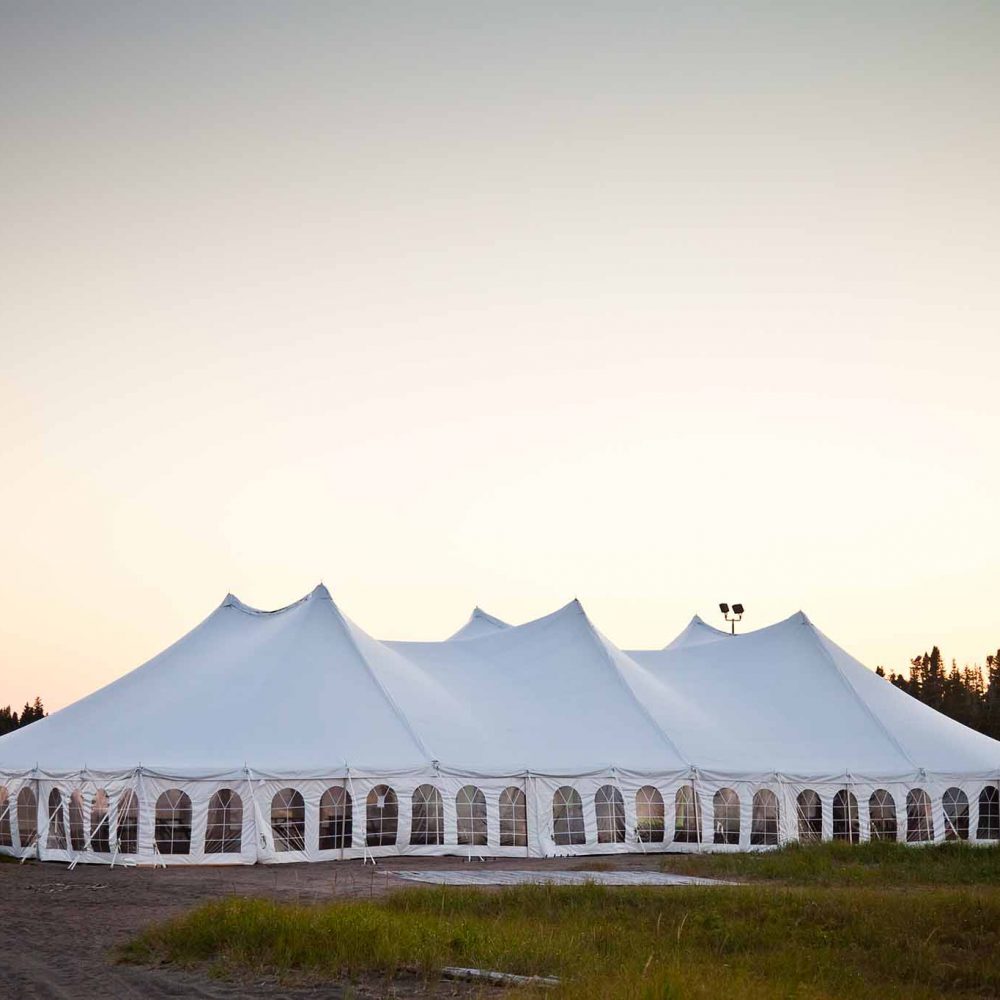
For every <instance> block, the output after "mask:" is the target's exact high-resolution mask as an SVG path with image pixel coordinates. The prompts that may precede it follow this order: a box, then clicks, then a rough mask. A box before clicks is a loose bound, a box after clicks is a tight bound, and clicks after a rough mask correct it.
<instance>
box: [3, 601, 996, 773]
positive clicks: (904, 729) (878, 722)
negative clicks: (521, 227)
mask: <svg viewBox="0 0 1000 1000" xmlns="http://www.w3.org/2000/svg"><path fill="white" fill-rule="evenodd" d="M472 625H475V626H476V629H480V628H481V629H482V631H481V632H480V633H479V634H478V635H471V636H470V635H469V634H468V633H466V634H465V635H463V634H462V633H463V632H464V631H465V629H462V630H459V633H457V634H456V635H455V636H453V637H452V638H451V639H448V640H445V641H443V642H381V641H379V640H377V639H374V638H372V637H371V636H370V635H368V634H367V633H366V632H364V631H363V630H362V629H360V628H359V627H358V626H357V625H355V624H354V623H353V622H351V621H350V620H349V619H347V618H346V617H344V615H343V614H342V613H341V612H340V610H339V609H338V608H337V606H336V604H335V603H334V602H333V601H332V600H331V598H330V594H329V592H328V591H327V589H326V588H325V587H323V586H322V585H320V586H319V587H317V588H316V589H315V590H314V591H312V593H310V594H308V595H307V596H306V597H304V598H302V599H301V600H300V601H297V602H296V603H294V604H292V605H289V606H288V607H286V608H282V609H280V610H278V611H271V612H267V611H261V610H259V609H256V608H251V607H249V606H248V605H245V604H243V603H242V602H241V601H239V600H238V599H237V598H235V597H233V596H232V595H229V596H227V598H226V599H225V600H224V601H223V603H222V605H221V606H220V607H219V608H217V609H216V610H215V611H214V612H213V613H212V614H210V615H209V616H208V618H206V619H205V620H204V621H203V622H202V623H201V624H200V625H198V626H197V627H196V628H195V629H193V630H192V631H191V632H189V633H188V634H187V635H186V636H184V637H183V638H181V639H180V640H178V641H177V642H176V643H174V645H173V646H171V647H169V648H168V649H166V650H165V651H164V652H162V653H160V654H159V655H158V656H156V657H154V658H153V659H152V660H150V661H149V662H148V663H146V664H144V665H143V666H141V667H139V668H137V669H136V670H134V671H132V672H131V673H129V674H127V675H125V676H124V677H122V678H120V679H118V680H116V681H114V682H113V683H111V684H109V685H108V686H107V687H104V688H102V689H100V690H99V691H96V692H94V693H93V694H91V695H89V696H88V697H86V698H84V699H82V700H80V701H78V702H76V703H75V704H73V705H70V706H69V707H68V708H65V709H63V710H62V711H60V712H57V713H55V714H54V715H52V716H50V717H49V718H48V719H43V720H41V721H40V722H36V723H34V724H32V725H31V726H27V727H25V728H24V729H22V730H18V731H15V732H14V733H11V734H9V735H7V736H5V737H3V738H2V739H0V771H8V772H12V771H23V770H30V769H31V768H34V767H35V766H36V765H37V766H38V767H39V768H41V769H42V770H43V771H47V772H50V773H55V772H64V771H76V770H79V769H81V768H83V767H88V768H90V769H92V770H97V771H122V770H129V769H131V768H133V767H135V766H138V765H142V766H145V767H148V768H149V769H151V770H157V771H161V772H165V773H171V774H176V775H178V776H184V775H189V776H193V775H209V774H213V773H222V772H226V771H231V770H234V769H239V768H242V767H243V766H244V765H247V766H249V767H250V768H251V769H252V770H253V772H254V773H256V774H289V775H291V774H294V775H308V774H312V773H317V774H318V773H330V772H331V771H334V772H336V771H340V770H342V769H343V767H344V766H345V765H349V766H350V767H352V768H354V769H356V770H372V771H386V772H388V771H393V770H403V769H407V768H411V767H420V766H425V765H427V764H428V763H430V762H432V761H438V762H440V764H441V765H442V766H445V767H453V768H455V769H460V770H469V771H479V772H489V773H493V774H497V775H499V774H504V773H512V772H518V771H523V770H527V769H530V770H532V771H535V772H537V773H552V774H572V773H583V772H586V771H591V770H598V769H605V768H608V767H610V766H616V767H619V768H623V769H632V770H637V771H650V772H669V771H675V770H683V769H686V768H688V767H690V766H694V767H698V768H701V769H705V770H713V771H719V772H724V773H733V774H741V775H746V776H752V775H754V774H757V773H764V774H770V773H773V772H781V773H784V774H787V775H790V776H816V777H819V776H824V775H842V774H844V773H845V772H850V773H854V774H857V775H858V776H859V777H861V776H865V775H868V776H876V775H882V776H886V777H889V776H894V775H907V774H913V773H914V772H916V771H917V770H919V769H920V768H925V769H927V770H928V771H932V772H939V773H952V774H960V773H976V774H982V773H986V772H990V771H993V772H995V771H996V769H997V768H998V767H1000V743H997V742H996V741H994V740H991V739H989V738H987V737H985V736H982V735H981V734H979V733H975V732H973V731H972V730H969V729H967V728H965V727H964V726H961V725H959V724H958V723H956V722H954V721H952V720H951V719H948V718H946V717H945V716H943V715H940V714H939V713H937V712H934V711H932V710H931V709H929V708H927V707H926V706H924V705H921V704H920V703H919V702H917V701H916V700H914V699H913V698H910V697H909V696H908V695H906V694H905V693H904V692H902V691H900V690H898V689H897V688H895V687H893V686H892V685H890V684H889V683H888V682H887V681H885V680H884V679H882V678H880V677H877V676H876V675H875V674H873V673H872V672H871V671H869V670H868V669H867V668H865V667H864V666H862V665H861V664H860V663H859V662H858V661H857V660H855V659H854V658H852V657H851V656H850V655H849V654H847V653H846V652H845V651H844V650H842V649H841V648H840V647H839V646H837V645H836V644H834V643H833V642H831V641H830V640H829V639H828V638H827V637H826V636H825V635H823V633H822V632H820V631H819V630H818V629H817V628H816V627H815V626H814V625H813V624H812V623H811V622H810V621H809V619H808V618H807V617H806V616H805V615H804V614H802V613H801V612H800V613H798V614H795V615H793V616H792V617H790V618H788V619H786V620H785V621H783V622H779V623H777V624H775V625H772V626H769V627H767V628H763V629H759V630H757V631H755V632H748V633H744V634H741V635H738V636H735V637H733V636H730V635H728V634H727V633H725V632H720V631H719V630H717V629H712V628H711V627H710V626H708V625H706V624H705V623H704V622H702V621H701V620H700V619H698V618H697V617H696V618H694V619H693V620H692V622H691V623H690V624H689V625H688V627H687V628H686V629H685V630H684V632H682V633H681V635H680V636H678V638H677V639H675V640H674V641H673V642H672V643H670V644H669V645H668V646H667V647H666V648H665V649H662V650H654V651H648V650H647V651H641V650H639V651H631V652H624V651H622V650H620V649H618V648H617V647H616V646H615V645H614V644H613V643H612V642H611V641H610V640H608V639H607V638H606V637H605V636H603V635H602V634H601V633H600V632H599V631H597V629H596V628H595V627H594V626H593V624H592V623H591V621H590V619H589V618H588V617H587V615H586V613H585V612H584V610H583V608H582V606H581V605H580V604H579V602H578V601H572V602H570V603H569V604H567V605H566V606H565V607H563V608H561V609H559V610H558V611H556V612H554V613H552V614H550V615H547V616H545V617H543V618H539V619H538V620H536V621H533V622H528V623H527V624H524V625H517V626H508V625H506V624H505V623H503V622H501V621H499V619H494V618H492V617H491V616H488V615H486V614H485V612H481V611H479V609H477V610H476V611H475V612H473V615H472V617H471V618H470V620H469V623H468V624H467V625H466V627H465V628H466V629H468V628H469V627H470V626H472Z"/></svg>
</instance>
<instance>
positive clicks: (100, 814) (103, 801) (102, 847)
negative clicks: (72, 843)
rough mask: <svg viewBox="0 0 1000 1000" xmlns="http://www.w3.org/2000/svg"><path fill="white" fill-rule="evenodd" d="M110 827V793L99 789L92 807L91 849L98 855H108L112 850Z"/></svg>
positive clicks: (95, 793)
mask: <svg viewBox="0 0 1000 1000" xmlns="http://www.w3.org/2000/svg"><path fill="white" fill-rule="evenodd" d="M109 826H110V817H109V815H108V793H107V792H106V791H105V790H104V789H103V788H98V789H97V791H96V792H94V801H93V802H92V803H91V805H90V849H91V850H92V851H96V852H97V853H98V854H107V853H108V852H109V851H110V850H111V837H110V833H109V830H108V827H109Z"/></svg>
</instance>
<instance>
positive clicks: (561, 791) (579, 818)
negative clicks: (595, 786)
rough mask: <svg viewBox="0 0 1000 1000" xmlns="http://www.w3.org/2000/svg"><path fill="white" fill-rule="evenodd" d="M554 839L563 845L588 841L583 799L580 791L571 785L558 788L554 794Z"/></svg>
mask: <svg viewBox="0 0 1000 1000" xmlns="http://www.w3.org/2000/svg"><path fill="white" fill-rule="evenodd" d="M552 839H553V840H554V841H555V842H556V843H557V844H559V845H561V846H571V845H574V844H585V843H586V842H587V831H586V828H585V827H584V824H583V800H582V799H581V798H580V793H579V792H578V791H577V790H576V789H575V788H571V787H570V786H569V785H563V786H562V788H557V789H556V793H555V795H553V796H552Z"/></svg>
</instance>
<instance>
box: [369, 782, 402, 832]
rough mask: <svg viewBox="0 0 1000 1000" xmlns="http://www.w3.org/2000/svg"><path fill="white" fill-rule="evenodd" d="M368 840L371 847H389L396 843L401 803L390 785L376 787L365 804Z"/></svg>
mask: <svg viewBox="0 0 1000 1000" xmlns="http://www.w3.org/2000/svg"><path fill="white" fill-rule="evenodd" d="M365 805H366V810H367V816H366V817H365V826H366V827H367V829H366V839H367V841H368V846H369V847H387V846H389V845H391V844H395V843H396V830H397V829H398V827H399V801H398V800H397V798H396V793H395V792H394V791H393V790H392V789H391V788H390V787H389V786H388V785H376V786H375V787H374V788H373V789H372V790H371V791H370V792H369V793H368V800H367V802H366V803H365Z"/></svg>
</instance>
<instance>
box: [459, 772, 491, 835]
mask: <svg viewBox="0 0 1000 1000" xmlns="http://www.w3.org/2000/svg"><path fill="white" fill-rule="evenodd" d="M455 812H456V818H457V822H458V842H459V843H460V844H466V845H469V846H478V847H485V846H486V839H487V838H486V796H485V795H484V794H483V793H482V790H481V789H479V788H476V786H475V785H466V786H465V787H464V788H460V789H459V790H458V795H456V796H455Z"/></svg>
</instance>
